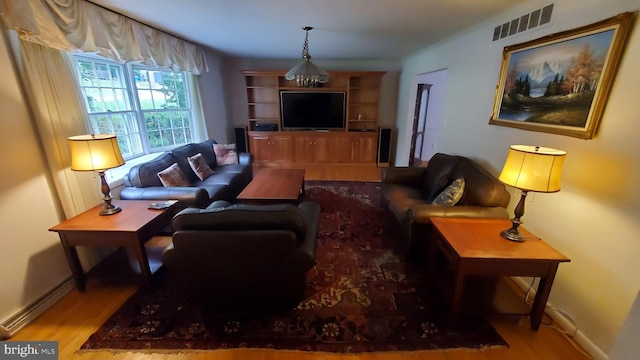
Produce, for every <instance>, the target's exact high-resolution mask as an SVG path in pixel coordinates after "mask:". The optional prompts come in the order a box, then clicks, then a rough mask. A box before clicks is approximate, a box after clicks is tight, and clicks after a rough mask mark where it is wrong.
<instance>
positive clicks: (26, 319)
mask: <svg viewBox="0 0 640 360" xmlns="http://www.w3.org/2000/svg"><path fill="white" fill-rule="evenodd" d="M75 288H76V285H75V282H74V281H73V277H69V278H68V279H66V280H65V281H63V282H62V283H61V284H60V285H58V286H56V287H55V288H53V289H51V291H49V292H47V293H46V294H44V295H43V296H42V297H40V298H39V299H38V300H36V301H34V302H33V303H31V304H30V305H28V306H27V307H26V308H24V309H22V310H20V311H19V312H18V313H16V314H15V315H13V316H12V317H10V318H9V319H7V320H6V321H4V322H3V323H2V324H1V325H0V339H8V338H10V337H12V336H14V335H15V334H17V333H18V331H20V329H22V328H23V327H25V326H26V325H27V324H29V323H30V322H32V321H33V320H34V319H35V318H37V317H38V316H40V315H41V314H42V313H44V312H45V311H46V310H47V309H49V308H50V307H51V306H52V305H53V304H55V303H56V302H58V300H60V299H62V297H63V296H65V295H67V294H68V293H70V292H71V291H72V290H73V289H75Z"/></svg>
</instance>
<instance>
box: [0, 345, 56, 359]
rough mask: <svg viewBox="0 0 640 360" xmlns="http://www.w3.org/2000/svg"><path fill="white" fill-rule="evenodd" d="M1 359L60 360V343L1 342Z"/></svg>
mask: <svg viewBox="0 0 640 360" xmlns="http://www.w3.org/2000/svg"><path fill="white" fill-rule="evenodd" d="M0 359H2V360H14V359H15V360H18V359H37V360H58V342H57V341H0Z"/></svg>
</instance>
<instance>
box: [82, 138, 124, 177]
mask: <svg viewBox="0 0 640 360" xmlns="http://www.w3.org/2000/svg"><path fill="white" fill-rule="evenodd" d="M69 147H70V149H71V170H75V171H105V170H109V169H113V168H115V167H118V166H121V165H124V158H123V157H122V153H120V147H118V140H117V138H116V135H113V134H91V135H78V136H72V137H70V138H69Z"/></svg>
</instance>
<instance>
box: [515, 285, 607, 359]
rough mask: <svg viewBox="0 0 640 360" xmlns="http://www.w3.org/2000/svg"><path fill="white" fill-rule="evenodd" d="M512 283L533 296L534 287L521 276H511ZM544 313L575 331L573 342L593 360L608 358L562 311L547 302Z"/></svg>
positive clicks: (569, 331) (565, 328)
mask: <svg viewBox="0 0 640 360" xmlns="http://www.w3.org/2000/svg"><path fill="white" fill-rule="evenodd" d="M512 279H513V281H514V283H515V284H516V285H518V287H520V288H521V289H522V290H523V291H524V292H526V291H530V292H531V296H532V297H533V296H535V288H531V290H529V287H530V285H531V284H530V283H529V282H527V281H525V280H524V279H523V278H521V277H513V278H512ZM544 312H545V314H547V315H548V316H549V317H550V318H551V319H553V321H555V323H556V324H558V326H560V328H562V330H564V331H567V332H568V333H570V334H573V333H574V332H575V336H574V337H573V338H574V340H575V342H576V343H577V344H578V345H580V346H581V347H582V348H583V349H584V350H585V351H586V352H588V353H589V354H590V355H591V356H592V357H593V359H594V360H608V359H609V356H608V355H607V354H605V353H604V352H603V351H602V350H601V349H600V348H599V347H598V346H596V344H594V343H593V342H592V341H591V340H590V339H589V338H588V337H587V336H586V335H585V334H584V333H583V332H582V331H580V329H577V330H576V325H574V324H573V323H572V322H571V321H570V320H569V319H567V318H566V317H565V316H564V315H563V314H562V313H560V312H559V311H557V310H556V309H555V307H554V306H553V305H552V304H551V303H549V302H547V307H546V308H545V309H544Z"/></svg>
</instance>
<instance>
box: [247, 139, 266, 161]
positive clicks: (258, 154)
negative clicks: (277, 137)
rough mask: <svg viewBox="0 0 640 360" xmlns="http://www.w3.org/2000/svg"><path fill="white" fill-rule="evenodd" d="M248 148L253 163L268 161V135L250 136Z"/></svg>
mask: <svg viewBox="0 0 640 360" xmlns="http://www.w3.org/2000/svg"><path fill="white" fill-rule="evenodd" d="M249 146H250V147H251V153H252V154H253V158H254V161H269V159H270V156H269V153H270V151H269V149H270V148H271V140H270V138H269V136H268V135H266V134H265V135H250V136H249Z"/></svg>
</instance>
